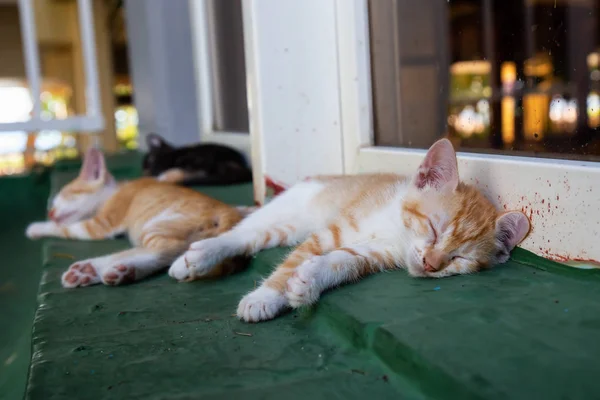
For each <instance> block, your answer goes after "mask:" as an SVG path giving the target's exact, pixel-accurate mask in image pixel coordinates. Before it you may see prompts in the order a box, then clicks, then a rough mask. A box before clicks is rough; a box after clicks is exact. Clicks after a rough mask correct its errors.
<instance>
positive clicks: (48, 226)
mask: <svg viewBox="0 0 600 400" xmlns="http://www.w3.org/2000/svg"><path fill="white" fill-rule="evenodd" d="M56 228H57V226H56V224H55V223H54V222H52V221H43V222H34V223H31V224H29V226H28V227H27V230H26V231H25V235H26V236H27V237H28V238H29V239H39V238H41V237H44V236H48V235H50V234H51V233H53V232H54V231H55V230H56Z"/></svg>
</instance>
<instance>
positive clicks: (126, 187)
mask: <svg viewBox="0 0 600 400" xmlns="http://www.w3.org/2000/svg"><path fill="white" fill-rule="evenodd" d="M248 209H250V208H248ZM246 211H247V209H246V208H245V207H240V209H239V210H238V209H236V208H234V207H231V206H228V205H226V204H224V203H221V202H220V201H217V200H215V199H212V198H210V197H208V196H205V195H203V194H200V193H198V192H196V191H194V190H191V189H187V188H184V187H180V186H177V185H174V184H172V183H169V182H159V181H158V180H156V179H155V178H142V179H137V180H133V181H130V182H125V183H122V184H117V182H116V181H115V179H114V178H113V177H112V176H111V174H110V173H109V172H108V170H107V169H106V167H105V162H104V156H103V155H102V153H101V152H100V151H98V150H96V149H90V150H89V151H88V152H87V153H86V155H85V158H84V162H83V165H82V168H81V171H80V173H79V176H78V177H77V178H76V179H75V180H73V181H72V182H70V183H69V184H67V185H66V186H65V187H64V188H63V189H62V190H61V191H60V193H58V195H57V196H56V197H55V198H54V200H53V202H52V208H51V210H50V212H49V217H50V219H51V221H44V222H35V223H33V224H31V225H29V227H28V228H27V232H26V234H27V236H28V237H29V238H39V237H60V238H69V239H80V240H95V239H106V238H111V237H114V236H116V235H119V234H122V233H127V234H128V236H129V240H130V241H131V243H132V244H133V245H134V246H135V247H134V248H133V249H130V250H125V251H122V252H119V253H115V254H111V255H107V256H103V257H96V258H91V259H88V260H83V261H78V262H76V263H74V264H73V265H71V266H70V267H69V269H68V270H67V271H66V272H65V273H64V274H63V276H62V284H63V286H64V287H67V288H72V287H77V286H89V285H94V284H98V283H104V284H106V285H119V284H123V283H130V282H133V281H137V280H140V279H143V278H145V277H147V276H149V275H151V274H154V273H156V272H158V271H160V270H161V269H166V267H168V266H169V265H170V264H171V263H172V262H173V261H174V260H175V259H176V258H177V257H178V256H180V255H181V254H183V252H184V251H185V250H186V249H187V248H188V247H189V245H190V243H193V242H195V241H198V240H201V239H205V238H210V237H215V236H217V235H219V234H221V233H223V232H225V231H227V230H229V229H231V228H232V227H233V226H234V225H235V224H237V223H238V222H239V221H240V220H241V219H242V217H243V214H244V213H245V212H246ZM243 264H244V260H243V257H242V258H237V259H230V260H227V261H226V262H224V263H220V264H219V266H218V267H217V268H216V269H215V270H214V272H213V273H212V274H211V275H212V276H215V275H220V274H224V273H228V272H232V270H234V269H237V268H239V267H241V266H242V265H243Z"/></svg>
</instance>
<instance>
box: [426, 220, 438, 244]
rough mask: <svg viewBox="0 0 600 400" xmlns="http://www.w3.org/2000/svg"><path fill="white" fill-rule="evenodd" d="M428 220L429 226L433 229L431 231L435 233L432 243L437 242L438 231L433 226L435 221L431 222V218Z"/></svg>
mask: <svg viewBox="0 0 600 400" xmlns="http://www.w3.org/2000/svg"><path fill="white" fill-rule="evenodd" d="M427 222H429V228H430V229H431V232H432V233H433V243H432V244H436V243H437V240H438V235H437V232H436V231H435V228H434V227H433V223H431V220H430V219H428V220H427Z"/></svg>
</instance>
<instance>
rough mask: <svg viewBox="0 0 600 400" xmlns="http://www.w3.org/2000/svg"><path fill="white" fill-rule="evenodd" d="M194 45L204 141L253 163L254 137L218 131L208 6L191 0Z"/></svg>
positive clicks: (245, 133) (199, 108)
mask: <svg viewBox="0 0 600 400" xmlns="http://www.w3.org/2000/svg"><path fill="white" fill-rule="evenodd" d="M190 11H191V18H192V24H191V25H192V43H193V48H194V60H195V64H196V91H197V99H198V118H199V126H200V129H201V133H200V141H201V142H211V143H220V144H223V145H227V146H230V147H233V148H235V149H237V150H239V151H240V152H242V153H243V154H244V155H245V156H246V158H247V159H248V160H249V161H250V162H251V155H250V135H249V134H248V133H247V132H227V131H218V130H215V125H216V124H215V120H214V107H213V90H214V88H213V85H212V79H211V77H212V74H211V63H210V58H209V57H211V51H210V43H209V40H210V39H209V30H208V29H209V24H208V21H209V18H210V17H211V15H210V12H209V11H208V7H207V3H206V2H205V1H204V0H191V1H190Z"/></svg>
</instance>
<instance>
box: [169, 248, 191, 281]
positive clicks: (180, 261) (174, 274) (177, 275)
mask: <svg viewBox="0 0 600 400" xmlns="http://www.w3.org/2000/svg"><path fill="white" fill-rule="evenodd" d="M169 276H170V277H171V278H173V279H177V280H178V281H185V280H187V279H188V278H189V277H190V270H189V269H188V267H187V265H186V260H185V254H183V255H181V256H179V257H177V260H175V262H174V263H173V264H171V267H170V268H169Z"/></svg>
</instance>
